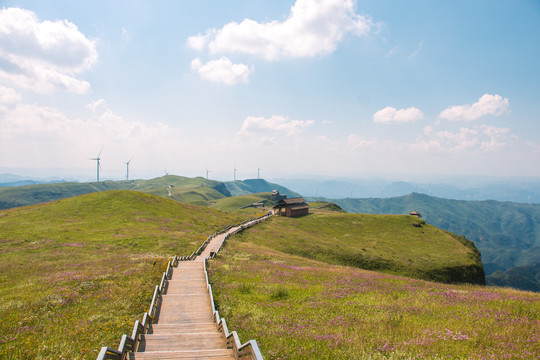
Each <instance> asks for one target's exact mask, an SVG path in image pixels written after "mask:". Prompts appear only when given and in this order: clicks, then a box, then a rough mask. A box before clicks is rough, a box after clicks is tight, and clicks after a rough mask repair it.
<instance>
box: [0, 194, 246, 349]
mask: <svg viewBox="0 0 540 360" xmlns="http://www.w3.org/2000/svg"><path fill="white" fill-rule="evenodd" d="M238 220H240V219H239V217H238V216H237V215H235V214H227V213H223V212H220V211H217V210H212V209H208V208H199V207H197V206H193V205H186V204H180V203H178V202H176V201H174V200H169V199H165V198H161V197H157V196H154V195H150V194H146V193H141V192H133V191H107V192H99V193H93V194H87V195H82V196H79V197H74V198H70V199H64V200H60V201H56V202H52V203H47V204H41V205H33V206H28V207H21V208H15V209H10V210H2V211H0V298H1V299H2V302H1V304H0V318H1V319H2V321H0V358H1V359H34V358H69V359H82V358H85V359H95V357H96V356H97V351H98V349H99V348H100V347H101V346H103V345H108V346H116V345H117V344H118V341H119V338H120V335H121V334H122V333H128V332H129V331H131V327H132V326H133V322H134V321H135V320H136V319H137V318H140V315H141V314H142V313H143V312H144V311H146V310H147V307H148V306H149V304H150V299H151V296H152V292H153V288H154V287H155V285H156V284H157V283H158V282H159V279H160V277H161V274H162V272H163V271H164V265H165V264H166V261H167V260H168V259H169V257H170V256H172V255H174V254H181V255H187V254H190V253H191V252H192V251H194V250H195V249H197V248H198V247H199V245H200V244H201V243H202V242H203V241H204V240H205V239H206V237H207V236H208V235H209V234H211V233H213V232H214V231H216V230H218V229H221V228H224V227H225V226H227V225H229V224H231V223H233V222H236V221H238ZM154 262H156V263H155V265H154ZM139 289H140V290H139Z"/></svg>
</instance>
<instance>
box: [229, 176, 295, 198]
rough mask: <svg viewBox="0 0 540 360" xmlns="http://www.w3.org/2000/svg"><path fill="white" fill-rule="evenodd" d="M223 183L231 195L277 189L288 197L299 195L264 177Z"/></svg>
mask: <svg viewBox="0 0 540 360" xmlns="http://www.w3.org/2000/svg"><path fill="white" fill-rule="evenodd" d="M224 184H225V186H226V187H227V189H228V190H229V191H230V193H231V195H232V196H237V195H248V194H256V193H264V192H272V191H273V190H277V191H279V192H280V193H281V194H284V195H287V196H288V197H289V198H292V197H297V196H300V194H298V193H296V192H294V191H292V190H289V189H287V188H286V187H284V186H281V185H278V184H273V183H269V182H268V181H266V180H264V179H246V180H242V181H240V180H236V181H226V182H224Z"/></svg>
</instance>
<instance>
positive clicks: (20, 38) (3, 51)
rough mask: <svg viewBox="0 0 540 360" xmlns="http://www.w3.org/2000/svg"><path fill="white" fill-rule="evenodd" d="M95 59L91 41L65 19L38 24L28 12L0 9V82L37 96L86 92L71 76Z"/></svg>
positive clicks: (96, 55)
mask: <svg viewBox="0 0 540 360" xmlns="http://www.w3.org/2000/svg"><path fill="white" fill-rule="evenodd" d="M97 58H98V54H97V50H96V44H95V41H94V40H90V39H88V38H87V37H86V36H85V35H84V34H82V33H81V32H80V31H79V30H78V28H77V26H76V25H74V24H73V23H71V22H69V21H67V20H57V21H40V20H39V19H38V18H37V16H36V15H35V14H34V13H33V12H32V11H29V10H25V9H20V8H4V9H1V10H0V62H1V63H2V67H1V68H0V81H4V82H8V83H10V84H13V85H14V86H19V87H22V88H27V89H31V90H33V91H36V92H39V93H48V92H51V91H53V90H65V91H70V92H74V93H87V92H89V91H90V84H89V83H88V82H86V81H84V80H80V79H78V78H76V77H75V74H77V73H80V72H82V71H84V70H87V69H89V68H90V67H91V66H92V65H93V64H94V63H95V62H96V61H97Z"/></svg>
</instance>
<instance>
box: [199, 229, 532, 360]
mask: <svg viewBox="0 0 540 360" xmlns="http://www.w3.org/2000/svg"><path fill="white" fill-rule="evenodd" d="M252 230H255V229H252ZM238 240H239V238H238V239H237V238H235V237H232V238H231V239H230V240H229V241H228V242H227V245H226V246H225V247H224V248H223V249H222V251H221V252H220V254H219V255H218V257H217V258H216V259H215V260H212V261H211V262H210V263H209V276H210V280H211V283H212V287H213V292H214V299H215V301H216V304H217V307H218V310H219V311H220V315H221V316H223V317H225V318H226V319H227V323H228V325H229V328H231V329H236V330H237V332H238V333H239V336H240V338H242V339H256V340H257V342H258V344H259V347H260V348H261V351H262V353H263V356H264V358H265V359H282V360H284V359H412V358H415V359H416V358H428V359H537V358H538V357H540V345H539V344H540V295H539V294H535V293H530V292H523V291H517V290H512V289H503V288H490V287H483V286H479V285H448V284H441V283H434V282H428V281H424V280H415V279H410V278H405V277H400V276H394V275H389V274H383V273H379V272H372V271H366V270H361V269H358V268H353V267H346V266H340V265H332V264H328V263H325V262H321V261H316V260H310V259H307V258H305V257H301V256H296V255H291V254H287V253H285V252H281V251H278V250H275V249H271V248H269V247H267V246H263V245H258V244H255V243H253V242H250V241H238Z"/></svg>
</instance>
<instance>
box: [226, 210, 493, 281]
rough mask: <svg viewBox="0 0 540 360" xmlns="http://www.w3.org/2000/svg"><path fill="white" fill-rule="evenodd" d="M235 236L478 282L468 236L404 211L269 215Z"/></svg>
mask: <svg viewBox="0 0 540 360" xmlns="http://www.w3.org/2000/svg"><path fill="white" fill-rule="evenodd" d="M236 239H237V240H238V241H244V242H252V243H254V244H258V245H262V246H266V247H268V248H272V249H275V250H279V251H281V252H284V253H288V254H291V255H299V256H302V257H305V258H309V259H313V260H319V261H322V262H326V263H330V264H337V265H346V266H353V267H358V268H363V269H369V270H377V271H382V272H386V273H390V274H397V275H403V276H408V277H413V278H419V279H424V280H434V281H439V282H447V283H453V282H467V283H477V284H483V282H484V273H483V269H482V264H481V260H480V253H479V252H478V250H477V249H476V248H475V247H474V245H473V244H472V243H471V242H470V241H468V240H467V239H465V238H463V237H460V236H457V235H455V234H452V233H449V232H447V231H444V230H441V229H438V228H436V227H434V226H431V225H429V224H427V223H425V222H424V221H423V220H422V219H418V218H416V217H413V216H409V215H369V214H348V213H343V212H335V211H320V212H316V213H312V214H310V215H308V216H303V217H299V218H286V217H273V218H271V219H270V220H269V221H267V222H264V223H262V224H260V225H258V226H256V227H254V228H251V229H249V230H247V231H245V232H243V233H242V234H239V235H238V236H237V237H236Z"/></svg>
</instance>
